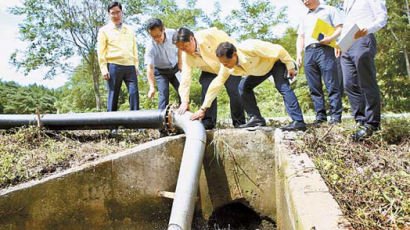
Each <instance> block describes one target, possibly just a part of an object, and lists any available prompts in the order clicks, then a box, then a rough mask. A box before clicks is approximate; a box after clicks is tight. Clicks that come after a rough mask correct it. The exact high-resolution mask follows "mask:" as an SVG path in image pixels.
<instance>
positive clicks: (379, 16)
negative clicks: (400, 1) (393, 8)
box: [367, 0, 387, 33]
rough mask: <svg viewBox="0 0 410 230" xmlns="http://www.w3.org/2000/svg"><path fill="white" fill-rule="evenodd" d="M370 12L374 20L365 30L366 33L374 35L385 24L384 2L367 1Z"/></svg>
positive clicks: (385, 10) (381, 0)
mask: <svg viewBox="0 0 410 230" xmlns="http://www.w3.org/2000/svg"><path fill="white" fill-rule="evenodd" d="M367 1H368V3H369V5H370V8H371V11H372V13H373V15H374V17H375V18H376V20H374V22H373V24H372V25H370V26H369V28H367V30H368V33H375V32H377V31H378V30H380V29H381V28H383V27H384V26H385V25H386V24H387V9H386V2H385V1H383V0H367Z"/></svg>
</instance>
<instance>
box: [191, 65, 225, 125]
mask: <svg viewBox="0 0 410 230" xmlns="http://www.w3.org/2000/svg"><path fill="white" fill-rule="evenodd" d="M229 76H230V73H229V70H228V69H227V68H226V67H224V66H223V65H222V64H221V68H220V69H219V73H218V76H217V77H216V78H214V79H213V80H212V82H211V84H210V85H209V87H208V90H207V91H206V95H205V99H204V102H203V103H202V106H201V108H200V110H198V111H197V112H195V113H194V114H192V116H191V120H197V119H202V118H204V116H205V111H206V110H207V109H208V108H209V107H211V105H212V102H213V101H214V100H215V98H216V97H217V95H218V93H219V91H220V90H221V88H222V87H223V86H224V84H225V82H226V81H227V80H228V78H229Z"/></svg>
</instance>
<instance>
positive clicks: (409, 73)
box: [403, 49, 410, 77]
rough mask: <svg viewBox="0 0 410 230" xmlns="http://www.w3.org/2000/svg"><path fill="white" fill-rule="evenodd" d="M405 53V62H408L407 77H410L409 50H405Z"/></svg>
mask: <svg viewBox="0 0 410 230" xmlns="http://www.w3.org/2000/svg"><path fill="white" fill-rule="evenodd" d="M403 53H404V58H405V60H406V67H407V77H409V76H410V62H409V61H410V60H409V54H408V53H407V50H406V49H404V50H403Z"/></svg>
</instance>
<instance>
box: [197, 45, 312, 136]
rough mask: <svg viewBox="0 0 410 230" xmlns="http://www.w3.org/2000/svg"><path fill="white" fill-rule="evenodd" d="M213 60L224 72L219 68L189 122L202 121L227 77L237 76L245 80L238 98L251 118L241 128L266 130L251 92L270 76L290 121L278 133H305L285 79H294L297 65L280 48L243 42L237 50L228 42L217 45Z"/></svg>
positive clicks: (302, 122)
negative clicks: (199, 106) (295, 131)
mask: <svg viewBox="0 0 410 230" xmlns="http://www.w3.org/2000/svg"><path fill="white" fill-rule="evenodd" d="M216 56H217V57H218V59H219V61H220V62H221V64H222V65H223V66H224V67H225V68H224V67H222V68H221V71H220V74H219V75H218V77H216V78H215V79H214V80H213V81H212V83H211V85H210V86H209V88H208V92H207V93H206V96H205V100H204V102H203V104H202V107H201V109H200V110H199V111H197V112H196V113H194V114H193V115H192V117H191V119H193V120H195V119H201V118H202V117H203V116H204V113H205V111H206V110H207V108H209V105H210V104H211V103H212V101H213V100H214V98H215V97H216V96H217V94H218V92H219V90H220V89H221V87H222V85H223V84H224V83H225V82H226V81H227V80H228V79H229V76H230V75H237V76H247V77H245V78H243V79H242V80H241V83H240V85H239V94H240V96H241V99H242V102H243V106H244V108H245V110H246V112H247V113H248V115H249V117H250V120H249V121H248V123H246V124H245V125H242V126H240V127H241V128H247V127H255V126H265V125H266V122H265V119H264V118H263V117H262V115H261V113H260V111H259V108H258V106H257V103H256V98H255V94H254V92H253V88H255V87H256V86H258V85H259V84H260V83H262V82H263V81H264V80H266V79H267V78H269V77H270V76H273V79H274V81H275V86H276V89H278V90H279V92H280V93H281V94H282V96H283V99H284V101H285V107H286V110H287V112H288V114H289V116H290V117H291V118H292V120H293V122H292V123H291V124H289V125H287V126H284V127H281V129H282V130H287V131H292V130H306V124H305V122H304V121H303V115H302V111H301V109H300V106H299V102H298V100H297V98H296V96H295V93H294V92H293V90H292V89H291V88H290V85H289V81H288V75H289V76H290V77H295V76H296V71H295V67H296V64H295V62H294V60H293V59H292V58H291V57H290V55H289V53H288V52H287V51H286V50H285V49H284V48H283V47H282V46H280V45H276V44H272V43H269V42H264V41H260V40H255V39H251V40H246V41H244V42H243V43H241V44H240V45H238V48H236V47H235V46H234V44H232V43H230V42H223V43H221V44H219V45H218V48H217V49H216Z"/></svg>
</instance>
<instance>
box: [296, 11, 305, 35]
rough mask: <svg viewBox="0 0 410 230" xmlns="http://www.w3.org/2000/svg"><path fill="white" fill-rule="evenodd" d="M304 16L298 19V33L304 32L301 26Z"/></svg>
mask: <svg viewBox="0 0 410 230" xmlns="http://www.w3.org/2000/svg"><path fill="white" fill-rule="evenodd" d="M304 18H305V17H304V16H302V18H301V19H300V20H299V27H298V35H304V34H305V31H304V30H303V27H304V26H305V25H304V23H303V21H304V20H303V19H304Z"/></svg>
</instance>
